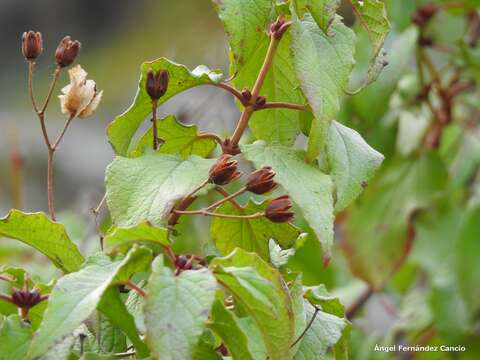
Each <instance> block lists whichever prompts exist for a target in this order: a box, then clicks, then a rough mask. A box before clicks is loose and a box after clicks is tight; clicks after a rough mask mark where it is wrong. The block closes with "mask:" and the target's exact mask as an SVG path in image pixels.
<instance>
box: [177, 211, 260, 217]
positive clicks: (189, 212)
mask: <svg viewBox="0 0 480 360" xmlns="http://www.w3.org/2000/svg"><path fill="white" fill-rule="evenodd" d="M173 212H174V213H177V214H181V215H204V216H216V217H221V218H226V219H258V218H261V217H263V216H265V213H263V212H261V213H255V214H251V215H232V214H218V213H212V212H209V211H205V210H203V209H200V210H191V211H186V210H176V209H174V210H173Z"/></svg>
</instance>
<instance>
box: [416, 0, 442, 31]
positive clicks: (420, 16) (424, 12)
mask: <svg viewBox="0 0 480 360" xmlns="http://www.w3.org/2000/svg"><path fill="white" fill-rule="evenodd" d="M438 10H439V7H438V6H437V5H435V4H425V5H423V6H420V7H418V8H417V11H416V12H415V13H414V14H413V17H412V21H413V22H414V23H415V24H417V25H418V26H424V25H425V24H426V23H427V22H428V21H429V20H430V19H431V18H432V17H433V16H434V15H435V14H436V13H437V12H438Z"/></svg>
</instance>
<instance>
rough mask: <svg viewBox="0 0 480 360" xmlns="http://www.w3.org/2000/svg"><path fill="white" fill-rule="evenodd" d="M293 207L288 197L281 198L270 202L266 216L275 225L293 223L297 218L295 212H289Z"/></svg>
mask: <svg viewBox="0 0 480 360" xmlns="http://www.w3.org/2000/svg"><path fill="white" fill-rule="evenodd" d="M292 206H293V205H292V202H291V201H290V197H289V196H288V195H283V196H279V197H277V198H275V199H273V200H272V201H270V203H269V204H268V206H267V209H266V210H265V216H266V217H267V219H268V220H270V221H272V222H275V223H283V222H288V221H292V220H293V218H294V216H295V214H294V213H293V212H291V211H289V210H290V208H291V207H292Z"/></svg>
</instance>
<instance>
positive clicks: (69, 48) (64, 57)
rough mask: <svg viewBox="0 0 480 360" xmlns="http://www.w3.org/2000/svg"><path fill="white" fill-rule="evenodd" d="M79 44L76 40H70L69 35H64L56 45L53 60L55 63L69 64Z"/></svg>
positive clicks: (75, 54)
mask: <svg viewBox="0 0 480 360" xmlns="http://www.w3.org/2000/svg"><path fill="white" fill-rule="evenodd" d="M80 47H81V44H80V42H79V41H77V40H72V39H71V38H70V36H65V37H64V38H63V39H62V40H61V41H60V43H59V44H58V46H57V50H56V51H55V60H56V61H57V65H58V66H60V67H65V66H69V65H71V64H72V63H73V62H74V61H75V58H76V57H77V55H78V52H79V51H80Z"/></svg>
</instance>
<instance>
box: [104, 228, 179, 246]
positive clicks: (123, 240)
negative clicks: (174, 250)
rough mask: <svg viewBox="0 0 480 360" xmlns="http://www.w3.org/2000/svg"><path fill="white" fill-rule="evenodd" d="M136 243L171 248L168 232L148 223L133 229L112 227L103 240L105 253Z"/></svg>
mask: <svg viewBox="0 0 480 360" xmlns="http://www.w3.org/2000/svg"><path fill="white" fill-rule="evenodd" d="M136 242H142V243H143V242H151V243H155V244H160V245H165V246H169V245H170V243H169V241H168V230H167V229H165V228H160V227H155V226H153V225H152V224H150V223H148V222H144V223H140V224H138V225H136V226H132V227H117V226H112V228H110V230H108V233H107V234H106V235H105V237H104V239H103V246H104V249H105V251H111V250H115V249H117V248H119V247H125V246H130V245H131V244H132V243H136Z"/></svg>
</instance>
